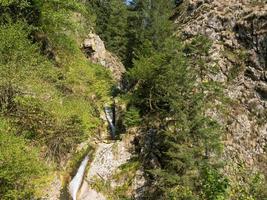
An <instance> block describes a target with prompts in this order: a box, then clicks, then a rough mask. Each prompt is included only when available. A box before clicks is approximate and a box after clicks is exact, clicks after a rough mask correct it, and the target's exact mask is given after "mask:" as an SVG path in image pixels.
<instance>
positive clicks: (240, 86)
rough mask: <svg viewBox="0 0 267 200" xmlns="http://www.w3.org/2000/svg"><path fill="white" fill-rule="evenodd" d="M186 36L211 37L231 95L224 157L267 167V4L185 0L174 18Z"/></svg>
mask: <svg viewBox="0 0 267 200" xmlns="http://www.w3.org/2000/svg"><path fill="white" fill-rule="evenodd" d="M173 19H174V20H175V23H176V24H177V25H178V29H179V31H178V33H179V34H180V36H182V37H183V38H184V39H185V40H190V38H192V37H193V36H196V35H199V34H202V35H205V36H207V37H208V38H209V39H210V40H211V41H212V49H211V51H210V52H209V58H210V63H209V64H210V65H211V66H212V65H218V66H219V68H220V71H219V72H218V73H217V75H216V76H215V77H213V78H214V79H216V80H219V81H220V82H222V83H223V84H224V85H225V87H226V89H225V95H226V96H227V97H229V98H230V99H231V102H230V103H229V104H228V108H227V112H228V115H227V118H224V119H223V120H222V121H221V122H222V123H223V124H227V136H226V138H225V141H224V144H225V156H226V159H228V158H230V159H231V160H233V161H235V162H236V163H241V162H243V161H245V162H246V164H248V165H250V166H254V167H255V166H257V167H259V168H261V169H266V144H267V102H266V100H267V99H266V94H267V93H266V92H267V82H266V81H267V77H266V76H267V23H266V22H267V4H266V2H265V1H264V0H263V1H249V0H243V1H240V0H227V1H217V0H186V1H183V2H182V3H181V4H180V5H179V6H178V7H177V10H176V15H175V16H174V17H173Z"/></svg>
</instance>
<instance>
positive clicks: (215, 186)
mask: <svg viewBox="0 0 267 200" xmlns="http://www.w3.org/2000/svg"><path fill="white" fill-rule="evenodd" d="M201 176H202V183H201V184H202V188H203V190H202V192H203V194H202V195H203V196H202V199H206V200H224V199H227V197H226V195H227V193H228V191H227V190H228V189H229V187H230V184H229V181H228V180H227V179H226V178H225V177H224V176H223V175H222V174H220V173H219V172H218V171H217V170H216V169H213V168H211V167H204V168H203V170H202V175H201Z"/></svg>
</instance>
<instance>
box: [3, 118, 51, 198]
mask: <svg viewBox="0 0 267 200" xmlns="http://www.w3.org/2000/svg"><path fill="white" fill-rule="evenodd" d="M38 157H39V153H38V151H37V150H36V149H35V148H32V147H30V146H28V144H27V142H26V141H25V140H24V139H23V138H21V137H17V136H15V135H13V133H12V131H11V129H10V125H9V124H7V123H5V122H4V121H3V120H2V119H1V120H0V169H1V170H0V183H1V187H0V197H1V199H3V200H4V199H31V198H32V197H33V196H34V193H36V192H37V190H38V188H39V187H40V182H41V181H40V178H41V177H43V176H46V174H47V170H48V168H47V167H46V165H45V164H44V162H42V161H40V160H39V159H38Z"/></svg>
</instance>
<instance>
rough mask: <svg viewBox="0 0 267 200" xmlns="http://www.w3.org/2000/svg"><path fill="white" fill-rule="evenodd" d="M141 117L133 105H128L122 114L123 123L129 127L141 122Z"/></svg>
mask: <svg viewBox="0 0 267 200" xmlns="http://www.w3.org/2000/svg"><path fill="white" fill-rule="evenodd" d="M141 120H142V119H141V117H140V114H139V110H138V109H137V108H135V107H130V108H129V109H128V110H127V111H126V112H125V115H124V125H125V126H126V127H127V128H129V127H133V126H138V125H139V124H140V122H141Z"/></svg>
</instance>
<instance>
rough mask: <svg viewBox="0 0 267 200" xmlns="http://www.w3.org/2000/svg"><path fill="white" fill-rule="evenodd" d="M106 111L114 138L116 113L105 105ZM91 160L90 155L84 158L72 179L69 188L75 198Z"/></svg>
mask: <svg viewBox="0 0 267 200" xmlns="http://www.w3.org/2000/svg"><path fill="white" fill-rule="evenodd" d="M104 111H105V115H106V118H107V121H108V124H109V127H110V131H111V138H112V139H114V138H115V131H116V130H115V123H114V115H115V113H113V110H112V108H110V107H108V106H105V107H104ZM88 161H89V156H88V155H87V156H85V158H84V160H83V161H82V162H81V165H80V167H79V169H78V171H77V173H76V175H75V176H74V178H73V179H72V180H71V182H70V184H69V187H68V190H69V193H70V195H71V197H72V199H73V200H77V195H78V192H79V189H80V187H81V185H82V182H83V178H84V174H85V170H86V166H87V164H88Z"/></svg>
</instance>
